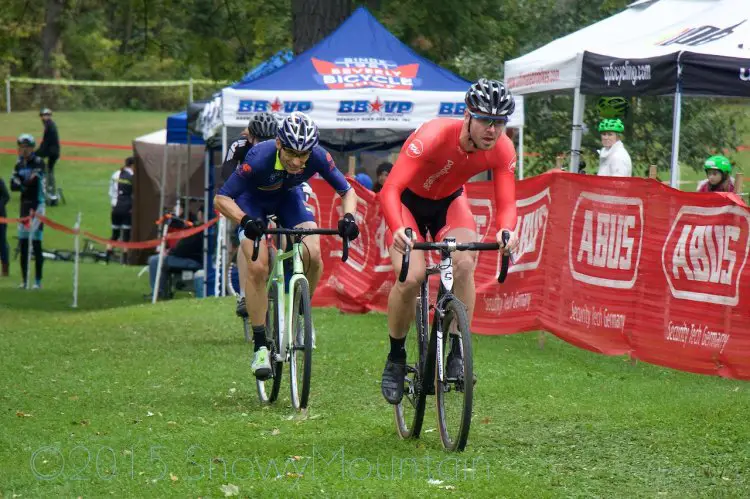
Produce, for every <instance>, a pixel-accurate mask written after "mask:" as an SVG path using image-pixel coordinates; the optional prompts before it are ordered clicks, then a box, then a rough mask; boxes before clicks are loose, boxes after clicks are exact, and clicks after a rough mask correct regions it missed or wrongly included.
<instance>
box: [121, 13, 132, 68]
mask: <svg viewBox="0 0 750 499" xmlns="http://www.w3.org/2000/svg"><path fill="white" fill-rule="evenodd" d="M123 24H124V26H125V30H124V31H123V34H122V39H121V40H120V55H125V54H126V53H127V52H128V44H129V43H130V38H131V37H132V36H133V3H132V1H131V0H128V1H127V2H126V6H125V22H124V23H123Z"/></svg>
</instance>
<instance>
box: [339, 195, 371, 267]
mask: <svg viewBox="0 0 750 499" xmlns="http://www.w3.org/2000/svg"><path fill="white" fill-rule="evenodd" d="M368 208H369V205H368V204H367V202H366V201H365V200H363V199H359V200H358V201H357V211H356V212H355V213H354V219H355V220H356V221H357V225H358V226H359V227H360V229H361V231H360V233H359V237H358V238H357V239H355V240H354V241H350V242H349V259H348V260H347V261H346V263H345V265H347V266H349V267H351V268H352V269H354V270H355V271H356V272H364V270H365V267H366V266H367V261H368V259H369V255H370V251H371V250H373V249H374V248H373V246H374V245H372V244H370V231H369V230H364V229H365V227H366V223H367V222H366V220H367V210H368ZM343 216H344V212H343V209H342V207H341V196H336V198H335V199H334V201H333V209H332V210H331V214H330V217H329V220H328V226H329V227H336V224H337V223H338V221H339V220H340V219H341V217H343ZM337 248H338V249H337ZM340 248H341V246H340V245H334V248H333V249H332V250H331V252H330V253H329V255H330V256H331V257H333V258H340V257H341V255H342V250H341V249H340Z"/></svg>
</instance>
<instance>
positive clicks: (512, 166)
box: [508, 159, 517, 173]
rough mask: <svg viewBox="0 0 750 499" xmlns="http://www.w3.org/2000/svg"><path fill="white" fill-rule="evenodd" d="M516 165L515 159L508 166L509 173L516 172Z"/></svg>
mask: <svg viewBox="0 0 750 499" xmlns="http://www.w3.org/2000/svg"><path fill="white" fill-rule="evenodd" d="M516 163H517V161H516V160H515V159H514V160H513V161H511V162H510V163H509V164H508V171H509V172H511V173H515V172H516Z"/></svg>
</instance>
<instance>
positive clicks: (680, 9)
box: [505, 0, 750, 95]
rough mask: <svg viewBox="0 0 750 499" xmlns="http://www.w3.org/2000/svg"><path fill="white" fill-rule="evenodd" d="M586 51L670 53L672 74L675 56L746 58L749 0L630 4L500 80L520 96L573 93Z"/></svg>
mask: <svg viewBox="0 0 750 499" xmlns="http://www.w3.org/2000/svg"><path fill="white" fill-rule="evenodd" d="M586 52H589V53H594V54H602V55H605V56H608V57H610V58H630V59H648V58H653V57H658V56H663V55H668V54H674V57H675V74H676V71H677V68H676V61H677V56H678V54H680V53H682V54H683V55H684V54H686V53H689V54H697V55H699V56H700V55H702V54H704V55H705V54H708V55H712V56H717V57H725V58H730V57H734V58H738V59H750V1H748V0H650V1H648V0H642V1H639V2H635V3H633V4H631V5H630V6H629V7H628V8H627V9H626V10H624V11H623V12H620V13H619V14H616V15H614V16H612V17H609V18H607V19H604V20H603V21H600V22H598V23H596V24H593V25H591V26H588V27H586V28H584V29H581V30H579V31H576V32H575V33H572V34H570V35H568V36H565V37H563V38H560V39H558V40H555V41H553V42H551V43H549V44H547V45H545V46H543V47H541V48H539V49H537V50H535V51H533V52H531V53H529V54H526V55H524V56H523V57H519V58H517V59H513V60H510V61H507V62H506V63H505V79H506V81H507V82H508V85H509V87H510V88H511V89H512V90H513V92H514V93H515V94H520V95H523V94H531V93H539V92H548V91H554V90H563V89H573V88H577V87H579V86H580V85H581V64H582V61H583V57H584V53H586ZM680 57H681V58H682V55H680ZM737 69H739V68H737ZM602 70H603V68H602ZM735 74H736V72H735ZM735 78H736V76H735ZM740 92H741V89H740ZM747 95H750V89H748V92H747Z"/></svg>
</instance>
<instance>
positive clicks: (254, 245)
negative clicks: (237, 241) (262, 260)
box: [252, 236, 260, 261]
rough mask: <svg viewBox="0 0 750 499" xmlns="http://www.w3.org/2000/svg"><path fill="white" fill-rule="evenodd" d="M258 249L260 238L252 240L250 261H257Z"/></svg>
mask: <svg viewBox="0 0 750 499" xmlns="http://www.w3.org/2000/svg"><path fill="white" fill-rule="evenodd" d="M259 249H260V236H259V237H256V238H255V239H253V256H252V260H253V261H255V260H257V259H258V250H259Z"/></svg>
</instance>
